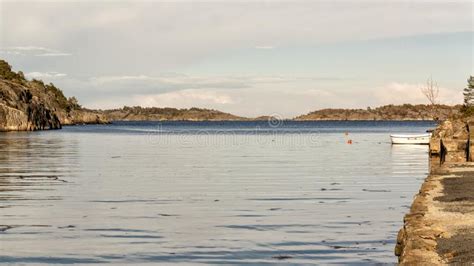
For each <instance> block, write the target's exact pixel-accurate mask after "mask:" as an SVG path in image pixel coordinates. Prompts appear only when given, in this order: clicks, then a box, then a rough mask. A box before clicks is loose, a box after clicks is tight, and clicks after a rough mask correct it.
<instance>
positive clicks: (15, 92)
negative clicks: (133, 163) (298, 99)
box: [0, 60, 462, 131]
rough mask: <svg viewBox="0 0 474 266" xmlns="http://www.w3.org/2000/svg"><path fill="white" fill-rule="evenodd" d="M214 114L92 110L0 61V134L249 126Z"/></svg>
mask: <svg viewBox="0 0 474 266" xmlns="http://www.w3.org/2000/svg"><path fill="white" fill-rule="evenodd" d="M461 107H462V106H461V105H457V106H447V105H411V104H404V105H386V106H382V107H377V108H373V109H372V108H367V109H323V110H318V111H314V112H310V113H308V114H305V115H301V116H298V117H295V118H293V119H291V120H296V121H308V120H315V121H317V120H445V119H448V118H450V117H453V116H457V115H458V114H459V113H460V109H461ZM269 119H272V117H270V116H261V117H256V118H247V117H242V116H237V115H233V114H229V113H225V112H221V111H217V110H212V109H202V108H189V109H176V108H168V107H164V108H158V107H147V108H145V107H140V106H135V107H127V106H125V107H123V108H119V109H111V110H91V109H87V108H84V107H82V106H81V105H80V104H79V102H78V101H77V99H76V98H75V97H69V98H67V97H66V96H65V95H64V94H63V92H62V91H61V90H60V89H59V88H57V87H56V86H55V85H54V84H52V83H49V84H45V83H44V82H43V81H41V80H37V79H32V80H28V79H26V78H25V76H24V74H23V73H22V72H21V71H18V72H14V71H13V70H12V68H11V66H10V65H9V64H8V63H7V62H6V61H4V60H0V131H16V130H18V131H26V130H42V129H59V128H61V127H62V126H63V125H75V124H102V123H109V122H110V121H178V120H179V121H250V120H269Z"/></svg>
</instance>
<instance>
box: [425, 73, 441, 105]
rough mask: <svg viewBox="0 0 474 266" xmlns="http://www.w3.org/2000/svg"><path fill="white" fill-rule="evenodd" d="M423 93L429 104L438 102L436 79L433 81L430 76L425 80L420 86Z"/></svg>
mask: <svg viewBox="0 0 474 266" xmlns="http://www.w3.org/2000/svg"><path fill="white" fill-rule="evenodd" d="M420 90H421V92H422V93H423V95H425V97H426V99H428V101H430V104H431V105H435V104H437V103H438V96H439V86H438V83H437V82H436V81H433V78H432V77H430V78H429V79H428V80H427V81H426V85H425V86H423V87H421V88H420Z"/></svg>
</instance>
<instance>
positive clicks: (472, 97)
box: [463, 76, 474, 107]
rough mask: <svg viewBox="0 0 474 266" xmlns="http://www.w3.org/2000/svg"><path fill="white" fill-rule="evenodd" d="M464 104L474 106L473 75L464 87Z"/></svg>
mask: <svg viewBox="0 0 474 266" xmlns="http://www.w3.org/2000/svg"><path fill="white" fill-rule="evenodd" d="M463 94H464V106H465V107H472V106H474V77H473V76H471V77H470V78H469V79H468V80H467V87H466V88H464V93H463Z"/></svg>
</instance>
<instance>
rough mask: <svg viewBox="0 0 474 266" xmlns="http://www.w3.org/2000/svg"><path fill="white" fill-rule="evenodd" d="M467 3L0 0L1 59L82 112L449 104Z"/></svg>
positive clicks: (461, 64) (466, 61)
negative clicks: (430, 89) (430, 93)
mask: <svg viewBox="0 0 474 266" xmlns="http://www.w3.org/2000/svg"><path fill="white" fill-rule="evenodd" d="M473 10H474V9H473V3H472V2H471V1H450V2H445V1H437V0H434V1H384V2H380V1H377V2H375V1H297V2H271V1H270V2H269V1H266V2H256V1H254V2H248V1H246V2H238V1H214V2H202V1H198V2H186V1H180V2H174V3H173V2H158V1H146V2H132V1H122V2H115V1H114V2H110V1H108V2H105V1H104V2H90V1H83V2H80V1H79V2H70V1H51V2H46V1H34V2H28V1H20V2H18V1H15V2H13V1H2V0H0V58H4V59H6V60H8V61H9V62H10V64H12V65H13V66H14V68H15V69H17V70H23V71H24V72H25V73H26V74H27V75H28V76H29V77H32V78H33V77H36V78H41V79H43V80H45V81H48V82H49V81H51V82H54V83H55V84H57V85H59V86H60V87H61V88H62V89H63V90H64V92H65V94H67V95H75V96H77V97H78V98H79V100H80V102H81V103H82V104H83V105H85V106H86V107H90V108H111V107H120V106H122V105H143V106H161V107H164V106H170V107H192V106H197V107H207V108H215V109H219V110H222V111H227V112H232V113H235V114H239V115H245V116H257V115H264V114H279V115H281V116H284V117H292V116H295V115H297V114H301V113H306V112H309V111H312V110H315V109H319V108H326V107H356V108H359V107H360V108H366V107H367V106H377V105H382V104H388V103H396V104H397V103H405V102H406V103H425V102H426V100H425V99H424V98H423V96H422V95H421V93H420V91H419V87H420V86H421V85H422V84H423V83H424V82H425V80H426V79H427V78H428V77H429V76H432V77H433V79H435V80H436V81H437V82H438V83H439V85H440V87H441V93H440V102H442V103H447V104H455V103H460V102H461V92H460V91H461V89H462V88H463V87H464V86H465V84H466V79H467V78H468V77H469V75H472V74H473V73H474V67H473V61H474V59H473V47H474V41H473V36H474V34H473V32H474V29H473V12H474V11H473Z"/></svg>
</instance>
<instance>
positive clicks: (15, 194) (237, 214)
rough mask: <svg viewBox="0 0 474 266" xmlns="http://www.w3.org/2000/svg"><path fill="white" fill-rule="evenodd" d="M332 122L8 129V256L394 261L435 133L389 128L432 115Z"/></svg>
mask: <svg viewBox="0 0 474 266" xmlns="http://www.w3.org/2000/svg"><path fill="white" fill-rule="evenodd" d="M244 125H245V124H244ZM325 125H326V126H325V127H324V128H321V125H320V124H303V125H300V126H301V127H303V128H304V130H303V131H302V133H301V134H295V130H296V129H297V128H298V125H296V126H295V125H290V126H287V128H285V130H282V131H278V130H277V132H273V130H274V129H270V130H271V132H266V133H265V134H259V133H256V134H255V133H252V134H247V133H248V132H247V131H245V130H242V128H244V127H243V126H242V124H236V125H230V126H229V125H211V126H213V127H214V128H217V129H219V130H220V131H219V132H217V131H213V130H209V124H205V123H204V124H199V123H197V124H185V125H180V124H179V123H177V125H174V124H171V125H168V124H166V125H165V126H164V127H163V128H162V129H163V130H164V131H166V134H164V135H160V134H158V135H157V134H153V135H150V134H146V133H144V132H150V131H153V130H154V128H156V126H157V125H156V124H154V125H148V124H140V123H138V124H135V123H129V124H127V123H125V124H119V125H113V126H101V127H98V126H92V127H91V126H84V127H73V128H66V129H65V130H62V131H47V132H35V133H8V134H2V135H0V151H1V152H0V207H1V213H0V217H1V218H0V261H2V262H8V263H19V264H22V263H29V262H31V263H44V264H50V263H102V262H104V263H105V262H112V263H127V264H138V263H146V262H162V263H208V264H212V263H229V264H234V263H235V264H241V263H253V264H257V263H258V264H266V263H268V264H272V263H275V262H278V261H283V262H288V263H304V264H311V263H314V264H324V263H366V262H395V258H394V256H393V247H394V243H395V239H396V234H397V231H398V229H399V227H400V226H401V221H402V217H403V214H404V213H405V212H406V211H407V208H408V205H409V204H410V203H411V199H412V196H413V195H414V194H415V193H416V191H417V190H418V188H419V185H420V183H421V182H422V179H423V178H424V176H425V175H426V172H427V166H428V161H427V147H426V146H393V147H392V146H391V145H390V143H389V139H388V134H387V132H393V131H397V130H398V131H403V132H407V131H408V132H410V131H412V132H422V131H423V130H425V129H426V128H427V127H430V126H431V124H426V123H425V124H419V123H417V124H402V125H400V124H395V125H394V124H384V125H383V126H380V125H377V126H375V127H374V126H373V125H364V126H360V125H358V124H351V125H350V126H351V128H341V125H339V127H338V125H337V124H336V125H331V126H332V128H336V129H337V130H329V129H328V128H331V127H328V126H327V124H325ZM246 126H248V127H249V128H250V127H251V126H253V125H251V126H249V125H246ZM343 126H347V125H345V124H344V125H343ZM183 127H184V128H188V129H191V130H188V131H186V130H184V129H183ZM199 127H201V129H202V128H204V129H206V130H207V131H206V138H207V139H206V142H203V141H202V140H203V138H202V137H203V136H202V134H199V132H198V131H197V130H198V129H199ZM318 127H319V128H318ZM233 128H234V129H235V132H238V133H237V134H230V133H229V132H233V131H232V129H233ZM288 128H290V129H288ZM372 129H373V130H372ZM193 130H194V131H193ZM345 131H350V132H351V133H350V135H349V136H345V135H344V134H342V133H341V132H345ZM222 132H225V133H224V134H223V133H222ZM352 132H355V133H352ZM269 133H275V134H269ZM315 134H316V135H315ZM315 136H316V137H315ZM347 138H351V139H352V140H353V143H354V144H353V145H348V144H346V140H347ZM203 143H204V144H203Z"/></svg>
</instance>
